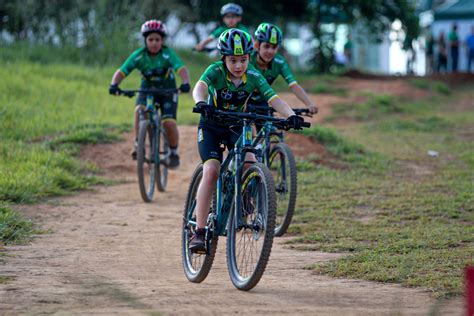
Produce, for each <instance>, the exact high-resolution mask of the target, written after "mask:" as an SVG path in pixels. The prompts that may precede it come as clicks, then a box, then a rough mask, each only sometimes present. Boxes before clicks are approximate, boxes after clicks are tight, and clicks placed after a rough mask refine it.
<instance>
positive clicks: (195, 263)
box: [181, 164, 218, 283]
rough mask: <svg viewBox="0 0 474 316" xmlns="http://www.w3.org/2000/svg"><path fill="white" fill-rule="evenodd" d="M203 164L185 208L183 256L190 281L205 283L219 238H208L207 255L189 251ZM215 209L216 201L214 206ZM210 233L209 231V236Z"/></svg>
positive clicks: (192, 181) (194, 176)
mask: <svg viewBox="0 0 474 316" xmlns="http://www.w3.org/2000/svg"><path fill="white" fill-rule="evenodd" d="M202 173H203V171H202V164H200V165H199V166H198V167H197V168H196V169H195V170H194V173H193V176H192V178H191V183H190V185H189V189H188V195H187V198H186V204H185V207H184V215H183V227H182V233H181V241H182V242H181V248H182V249H181V255H182V262H183V268H184V274H185V275H186V278H188V280H189V281H191V282H194V283H200V282H202V281H204V280H205V279H206V277H207V275H208V274H209V271H210V270H211V267H212V263H213V261H214V256H215V255H216V250H217V242H218V236H217V235H215V236H209V235H208V236H206V242H207V253H205V254H198V253H192V252H191V251H190V250H189V241H190V239H191V236H192V235H193V233H194V231H195V229H196V226H195V224H193V223H196V194H197V190H198V188H199V184H200V183H201V179H202ZM212 207H215V199H213V206H212ZM209 233H210V232H209V231H208V234H209Z"/></svg>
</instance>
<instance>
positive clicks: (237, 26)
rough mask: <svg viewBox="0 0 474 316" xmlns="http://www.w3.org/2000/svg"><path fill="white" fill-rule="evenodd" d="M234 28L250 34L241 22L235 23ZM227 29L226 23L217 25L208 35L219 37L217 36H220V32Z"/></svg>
mask: <svg viewBox="0 0 474 316" xmlns="http://www.w3.org/2000/svg"><path fill="white" fill-rule="evenodd" d="M235 28H236V29H239V30H241V31H244V32H247V33H249V34H250V32H249V29H248V28H247V27H246V26H245V25H243V24H242V23H237V25H236V26H235ZM228 29H230V27H228V26H227V25H219V26H218V27H217V28H216V29H215V30H214V31H212V32H211V34H210V35H209V36H210V37H212V38H219V36H221V34H222V33H224V31H226V30H228Z"/></svg>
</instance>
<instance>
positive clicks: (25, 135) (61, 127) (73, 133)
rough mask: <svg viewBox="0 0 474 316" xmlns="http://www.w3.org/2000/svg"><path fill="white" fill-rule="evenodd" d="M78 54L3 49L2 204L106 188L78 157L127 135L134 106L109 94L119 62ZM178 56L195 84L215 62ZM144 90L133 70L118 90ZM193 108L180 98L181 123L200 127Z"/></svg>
mask: <svg viewBox="0 0 474 316" xmlns="http://www.w3.org/2000/svg"><path fill="white" fill-rule="evenodd" d="M63 53H64V54H63ZM129 53H131V51H130V52H129ZM74 54H76V52H74V51H73V50H70V51H67V49H66V50H61V51H60V50H57V49H55V48H51V47H41V46H37V47H27V46H25V47H23V46H21V45H19V46H14V47H2V50H0V77H2V78H7V79H5V80H1V81H0V104H2V107H1V109H0V130H1V133H0V202H9V203H33V202H36V201H38V200H39V199H42V198H45V197H48V196H54V195H62V194H70V193H71V192H74V191H77V190H81V189H85V188H87V187H88V186H90V185H92V184H99V183H106V181H105V180H103V179H100V178H98V177H97V176H96V171H97V170H96V168H95V167H94V166H91V165H89V164H84V163H81V162H80V161H79V160H77V159H76V158H75V155H76V153H77V152H78V149H79V146H80V145H82V144H90V143H93V144H97V143H108V142H114V141H117V140H119V139H120V134H121V133H122V132H124V131H130V130H131V129H132V126H133V115H134V107H135V106H134V105H135V100H134V99H129V98H125V97H113V96H110V95H109V94H108V86H109V83H110V80H111V77H112V75H113V73H114V72H115V70H116V69H117V68H118V67H119V66H120V62H117V64H114V65H108V64H105V65H100V66H99V63H94V64H92V65H88V64H86V63H85V62H86V60H82V59H80V58H78V59H75V57H74V56H75V55H74ZM180 54H181V55H182V57H183V59H185V63H186V64H187V66H188V68H189V70H190V73H191V79H192V82H195V81H196V80H197V78H198V76H199V75H200V74H201V73H202V72H203V71H204V69H205V68H206V66H207V65H208V64H210V62H211V60H210V59H209V58H207V57H206V56H205V55H204V54H192V53H188V52H180ZM125 57H126V56H125ZM125 57H123V58H125ZM68 60H77V61H79V62H80V63H79V64H72V63H71V62H68ZM179 82H180V80H179V79H178V84H179ZM139 84H140V75H139V73H138V72H134V73H132V74H131V75H130V77H128V78H127V79H126V80H125V81H124V82H123V84H122V85H121V87H122V88H124V89H137V88H138V87H139ZM193 104H194V103H193V101H192V98H191V95H190V94H183V95H181V96H180V100H179V107H178V123H179V124H194V123H196V122H197V121H198V117H199V116H198V115H197V114H193V113H192V112H191V108H192V106H193ZM4 210H5V209H2V211H4ZM5 212H6V211H5ZM5 214H6V213H5ZM8 214H9V215H8V217H5V216H6V215H5V216H3V217H1V218H0V227H1V228H0V229H1V231H0V234H7V232H8V231H10V230H11V228H10V226H5V225H8V223H9V222H8V221H9V220H10V219H11V218H12V216H13V215H11V214H15V213H14V212H13V211H11V210H9V211H8ZM15 216H17V215H15ZM2 225H3V226H2ZM20 232H21V230H19V231H18V232H15V233H14V234H15V235H18V236H20V235H21V234H22V233H20ZM28 232H29V231H28V230H25V234H28ZM0 236H1V235H0Z"/></svg>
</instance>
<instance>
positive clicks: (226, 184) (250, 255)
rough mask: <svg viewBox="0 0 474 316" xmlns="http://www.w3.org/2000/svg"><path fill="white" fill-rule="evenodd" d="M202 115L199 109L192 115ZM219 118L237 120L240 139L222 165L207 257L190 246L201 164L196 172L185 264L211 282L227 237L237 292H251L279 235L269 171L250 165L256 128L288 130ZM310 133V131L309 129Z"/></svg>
mask: <svg viewBox="0 0 474 316" xmlns="http://www.w3.org/2000/svg"><path fill="white" fill-rule="evenodd" d="M193 111H194V112H198V110H197V109H194V110H193ZM215 116H216V117H217V118H222V119H229V118H231V119H233V120H234V121H235V122H236V124H237V127H238V128H239V129H240V132H239V134H240V137H239V139H238V141H237V142H236V144H235V146H234V148H233V149H231V150H230V151H229V153H228V155H227V157H226V158H225V159H224V161H223V162H222V163H221V167H220V173H219V178H218V180H217V187H216V191H215V194H214V198H213V202H212V205H211V209H210V210H209V216H208V219H207V225H206V234H205V241H206V251H205V252H203V253H192V252H191V251H190V250H189V242H190V238H191V236H192V234H193V233H194V231H195V229H196V225H197V223H196V194H197V191H198V188H199V185H200V182H201V179H202V176H203V168H202V164H200V165H198V166H197V168H196V169H195V171H194V174H193V176H192V179H191V183H190V186H189V190H188V194H187V199H186V204H185V208H184V214H183V228H182V259H183V267H184V272H185V274H186V277H187V278H188V280H189V281H191V282H195V283H199V282H202V281H204V279H205V278H206V277H207V275H208V273H209V271H210V269H211V266H212V263H213V261H214V256H215V254H216V249H217V243H218V238H219V236H227V251H226V252H227V267H228V271H229V275H230V279H231V281H232V283H233V284H234V286H235V287H236V288H237V289H239V290H243V291H248V290H250V289H252V288H253V287H254V286H256V285H257V283H258V282H259V280H260V278H261V277H262V275H263V273H264V271H265V268H266V266H267V262H268V259H269V258H270V253H271V248H272V244H273V235H274V231H275V215H276V214H275V212H276V192H275V185H274V182H273V177H272V174H271V173H270V171H269V170H268V167H267V166H266V165H265V164H263V163H260V162H250V161H245V154H246V153H254V154H255V155H256V156H260V155H261V154H262V152H261V151H259V150H258V149H255V147H253V145H252V144H253V136H252V127H251V124H252V123H253V122H256V121H267V120H271V121H273V122H274V124H275V126H278V127H279V128H284V129H288V128H290V127H291V126H290V125H289V123H288V122H287V121H286V120H283V119H279V118H273V117H270V116H264V115H257V114H252V113H235V112H224V111H216V113H215ZM305 127H309V123H306V125H305Z"/></svg>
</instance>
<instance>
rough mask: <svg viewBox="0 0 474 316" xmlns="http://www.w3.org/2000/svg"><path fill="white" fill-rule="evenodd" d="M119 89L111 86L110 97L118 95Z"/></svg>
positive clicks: (116, 86)
mask: <svg viewBox="0 0 474 316" xmlns="http://www.w3.org/2000/svg"><path fill="white" fill-rule="evenodd" d="M120 92H121V91H120V88H119V87H118V84H111V85H110V87H109V93H110V94H111V95H120Z"/></svg>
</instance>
